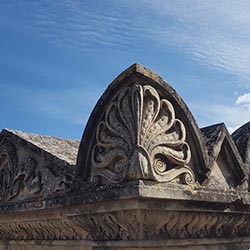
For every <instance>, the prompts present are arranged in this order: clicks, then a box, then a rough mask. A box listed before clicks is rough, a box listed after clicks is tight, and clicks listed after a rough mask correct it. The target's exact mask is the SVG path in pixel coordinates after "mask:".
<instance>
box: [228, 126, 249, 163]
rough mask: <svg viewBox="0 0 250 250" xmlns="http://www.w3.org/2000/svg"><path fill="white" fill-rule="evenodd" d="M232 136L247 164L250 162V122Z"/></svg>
mask: <svg viewBox="0 0 250 250" xmlns="http://www.w3.org/2000/svg"><path fill="white" fill-rule="evenodd" d="M232 138H233V140H234V142H235V144H236V146H237V148H238V150H239V152H240V155H241V157H242V159H243V161H244V162H245V163H247V164H249V163H250V156H249V140H250V122H247V123H246V124H244V125H242V126H241V127H240V128H238V129H237V130H236V131H235V132H234V133H233V134H232Z"/></svg>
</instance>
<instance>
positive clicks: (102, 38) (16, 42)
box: [0, 0, 250, 139]
mask: <svg viewBox="0 0 250 250" xmlns="http://www.w3.org/2000/svg"><path fill="white" fill-rule="evenodd" d="M0 34H1V36H0V100H1V109H0V117H1V119H0V128H1V129H2V128H10V129H16V130H21V131H27V132H33V133H40V134H47V135H54V136H59V137H68V138H75V139H80V138H81V136H82V133H83V130H84V127H85V124H86V122H87V120H88V117H89V115H90V112H91V110H92V109H93V108H94V105H95V103H96V101H97V100H98V98H99V97H100V95H101V94H102V93H103V91H104V90H105V89H106V87H107V86H108V84H109V83H110V82H111V81H112V80H113V79H114V78H115V77H116V76H117V75H118V74H119V73H120V72H121V71H123V70H124V69H126V68H127V67H128V66H130V65H131V64H133V63H135V62H137V63H140V64H143V65H144V66H146V67H148V68H150V69H152V70H154V71H155V72H156V73H158V74H159V75H160V76H162V77H163V78H164V79H166V80H167V81H168V82H169V83H170V85H171V86H173V87H174V88H175V89H176V91H177V92H178V93H179V94H180V95H181V96H182V98H183V99H184V101H185V102H186V103H187V105H188V106H189V108H190V110H191V112H192V113H193V115H194V117H195V119H196V121H197V123H198V125H199V126H200V127H203V126H207V125H211V124H214V123H219V122H225V123H226V126H227V127H228V129H229V130H230V131H231V132H232V131H233V130H234V129H235V128H237V127H238V126H240V125H242V124H243V123H245V122H247V121H249V120H250V69H249V68H250V67H249V65H250V2H249V1H241V0H237V1H234V0H231V1H227V0H220V1H215V0H209V1H206V0H203V1H200V0H175V1H172V0H130V1H128V0H107V1H103V0H91V1H90V0H89V1H88V0H86V1H81V0H61V1H54V0H39V1H33V0H30V1H29V0H24V1H17V0H1V1H0Z"/></svg>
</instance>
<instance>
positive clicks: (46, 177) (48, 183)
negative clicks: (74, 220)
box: [0, 130, 76, 202]
mask: <svg viewBox="0 0 250 250" xmlns="http://www.w3.org/2000/svg"><path fill="white" fill-rule="evenodd" d="M19 134H22V136H23V137H25V136H26V137H27V136H28V135H29V136H30V134H25V133H20V132H16V131H10V130H3V131H2V132H1V134H0V201H1V202H10V201H16V200H19V201H20V200H22V199H30V198H39V197H43V198H44V197H47V196H53V195H57V194H60V193H64V192H68V191H71V190H72V189H73V185H74V184H73V183H74V180H75V178H76V177H75V174H74V172H73V168H72V167H70V164H68V163H67V162H65V161H63V160H61V159H59V158H57V157H55V156H53V155H51V154H50V153H48V152H46V151H44V150H43V149H42V148H39V147H37V146H36V145H35V144H33V143H31V142H30V141H28V140H25V139H24V138H23V137H22V136H20V135H19ZM40 138H41V136H40ZM50 140H51V139H50ZM40 143H41V140H40Z"/></svg>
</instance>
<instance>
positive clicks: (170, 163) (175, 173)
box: [91, 85, 195, 185]
mask: <svg viewBox="0 0 250 250" xmlns="http://www.w3.org/2000/svg"><path fill="white" fill-rule="evenodd" d="M185 140H186V130H185V127H184V124H183V123H182V121H180V120H179V119H176V118H175V111H174V108H173V106H172V104H171V103H170V102H169V101H168V100H166V99H161V98H160V96H159V94H158V92H157V91H156V89H155V88H153V87H152V86H149V85H143V86H142V85H133V86H131V87H127V88H125V89H123V90H121V92H120V93H119V95H118V96H117V98H116V99H115V100H114V101H113V102H111V103H110V104H109V106H108V108H107V110H106V113H105V115H104V118H103V120H102V121H100V122H99V124H98V126H97V130H96V144H95V145H94V147H93V150H92V155H91V157H92V158H91V164H92V167H93V168H92V169H93V172H92V177H95V176H101V177H103V178H105V179H106V180H107V181H109V182H113V183H119V182H121V181H123V180H125V179H128V180H135V179H148V180H155V181H157V182H169V181H172V180H175V179H177V180H178V181H179V182H181V183H185V184H189V185H191V184H193V183H194V182H195V178H194V174H193V172H192V170H191V169H190V167H188V166H187V164H188V163H189V161H190V159H191V151H190V148H189V145H188V144H187V142H185Z"/></svg>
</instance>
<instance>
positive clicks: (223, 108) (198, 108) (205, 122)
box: [190, 102, 250, 132]
mask: <svg viewBox="0 0 250 250" xmlns="http://www.w3.org/2000/svg"><path fill="white" fill-rule="evenodd" d="M190 109H191V111H192V112H193V114H194V117H195V118H196V119H197V122H198V124H199V126H201V127H205V126H209V125H212V124H216V123H221V122H224V123H225V124H226V126H227V128H228V130H229V131H230V132H233V131H234V130H235V129H237V128H238V127H240V126H241V125H243V124H245V123H246V122H248V121H249V120H250V112H249V111H248V110H245V109H244V108H242V107H241V106H236V105H232V106H228V105H225V104H211V103H207V102H202V103H196V102H195V103H190Z"/></svg>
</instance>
